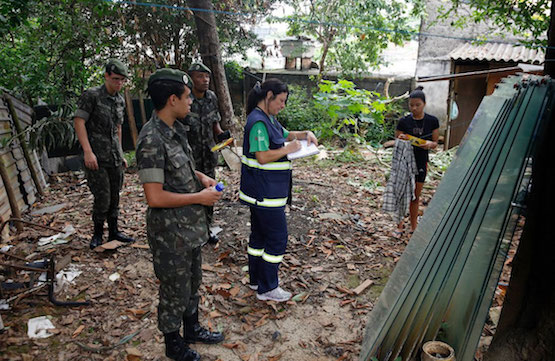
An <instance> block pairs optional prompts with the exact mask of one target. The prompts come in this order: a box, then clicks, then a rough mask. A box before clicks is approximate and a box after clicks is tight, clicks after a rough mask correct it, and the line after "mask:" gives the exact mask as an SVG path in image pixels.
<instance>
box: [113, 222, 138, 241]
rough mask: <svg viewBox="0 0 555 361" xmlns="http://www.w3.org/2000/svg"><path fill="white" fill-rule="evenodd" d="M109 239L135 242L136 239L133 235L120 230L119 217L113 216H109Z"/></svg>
mask: <svg viewBox="0 0 555 361" xmlns="http://www.w3.org/2000/svg"><path fill="white" fill-rule="evenodd" d="M108 240H109V241H113V240H116V241H120V242H126V243H129V242H135V240H134V239H133V238H131V237H128V236H126V235H125V234H123V233H121V232H120V231H118V218H117V217H112V218H108Z"/></svg>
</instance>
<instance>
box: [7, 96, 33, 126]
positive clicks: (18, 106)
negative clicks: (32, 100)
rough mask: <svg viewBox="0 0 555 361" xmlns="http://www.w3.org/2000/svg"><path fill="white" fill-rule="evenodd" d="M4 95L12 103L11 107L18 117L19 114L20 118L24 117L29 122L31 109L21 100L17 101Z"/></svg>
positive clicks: (31, 115) (31, 113)
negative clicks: (12, 106)
mask: <svg viewBox="0 0 555 361" xmlns="http://www.w3.org/2000/svg"><path fill="white" fill-rule="evenodd" d="M5 95H6V98H8V99H11V101H12V102H13V105H14V107H15V110H16V111H17V113H18V115H19V114H21V116H24V117H26V118H28V119H29V120H31V119H32V118H33V108H31V107H30V106H28V105H27V104H25V103H24V102H22V101H21V100H19V99H17V98H16V97H14V96H12V95H10V94H5ZM20 120H23V119H20Z"/></svg>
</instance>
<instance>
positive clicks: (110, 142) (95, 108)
mask: <svg viewBox="0 0 555 361" xmlns="http://www.w3.org/2000/svg"><path fill="white" fill-rule="evenodd" d="M124 107H125V101H124V100H123V97H122V96H121V95H120V94H119V93H116V94H114V95H110V94H108V91H107V90H106V86H105V85H101V86H97V87H94V88H90V89H89V90H87V91H85V92H84V93H83V95H81V97H80V98H79V101H78V102H77V110H76V111H75V117H79V118H83V119H85V127H86V129H87V136H88V138H89V143H90V144H91V148H92V151H93V153H94V155H96V159H97V160H98V164H99V165H101V166H120V165H122V160H123V150H122V148H121V144H120V141H119V135H118V125H121V124H122V123H123V109H124Z"/></svg>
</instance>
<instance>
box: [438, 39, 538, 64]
mask: <svg viewBox="0 0 555 361" xmlns="http://www.w3.org/2000/svg"><path fill="white" fill-rule="evenodd" d="M449 57H450V58H451V59H453V60H482V61H504V62H515V63H528V64H543V62H544V59H545V54H544V51H543V50H542V49H529V48H526V47H524V46H514V45H511V44H499V43H488V44H483V45H472V44H470V43H466V44H463V45H461V46H459V47H458V48H456V49H455V50H453V51H451V53H449Z"/></svg>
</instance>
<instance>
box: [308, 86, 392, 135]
mask: <svg viewBox="0 0 555 361" xmlns="http://www.w3.org/2000/svg"><path fill="white" fill-rule="evenodd" d="M318 87H319V91H318V93H316V94H315V95H314V100H315V102H316V109H318V110H321V111H324V112H326V113H327V115H328V116H329V118H330V121H329V122H327V123H325V124H320V126H319V128H318V129H319V130H320V135H321V137H322V138H324V139H328V138H333V137H337V138H339V139H342V140H346V141H347V142H349V141H354V142H356V143H358V144H362V143H364V142H370V144H372V145H378V144H380V143H382V142H383V141H385V140H387V139H390V138H392V137H393V133H394V129H395V122H396V120H397V118H398V117H397V110H396V109H397V105H395V103H394V102H392V101H391V100H390V99H386V98H384V97H382V96H381V95H380V94H379V93H377V92H374V91H370V90H366V89H357V88H355V84H354V83H353V82H350V81H348V80H339V81H337V82H333V81H329V80H323V81H321V82H320V84H319V85H318ZM386 115H388V118H387V119H386Z"/></svg>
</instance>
